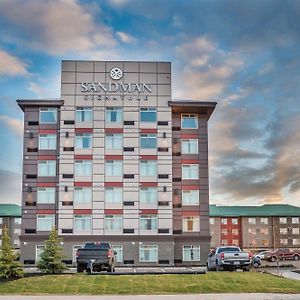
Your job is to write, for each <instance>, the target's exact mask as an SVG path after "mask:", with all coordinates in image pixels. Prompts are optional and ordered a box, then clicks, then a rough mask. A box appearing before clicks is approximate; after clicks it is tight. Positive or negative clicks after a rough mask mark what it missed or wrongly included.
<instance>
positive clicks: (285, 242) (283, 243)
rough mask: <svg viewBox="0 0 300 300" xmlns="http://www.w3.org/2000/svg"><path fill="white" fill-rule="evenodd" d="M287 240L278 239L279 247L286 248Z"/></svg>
mask: <svg viewBox="0 0 300 300" xmlns="http://www.w3.org/2000/svg"><path fill="white" fill-rule="evenodd" d="M287 244H288V239H280V245H283V246H287Z"/></svg>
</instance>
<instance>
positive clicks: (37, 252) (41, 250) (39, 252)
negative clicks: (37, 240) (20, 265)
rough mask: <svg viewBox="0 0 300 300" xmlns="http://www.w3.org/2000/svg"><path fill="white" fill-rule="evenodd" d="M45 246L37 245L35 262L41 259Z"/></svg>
mask: <svg viewBox="0 0 300 300" xmlns="http://www.w3.org/2000/svg"><path fill="white" fill-rule="evenodd" d="M44 249H45V246H44V245H37V246H36V248H35V262H36V263H37V262H39V261H40V259H41V255H42V253H43V252H44Z"/></svg>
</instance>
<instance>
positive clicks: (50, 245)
mask: <svg viewBox="0 0 300 300" xmlns="http://www.w3.org/2000/svg"><path fill="white" fill-rule="evenodd" d="M61 242H62V239H61V238H59V237H58V232H57V230H56V228H55V227H53V228H52V230H51V231H50V234H49V238H48V240H46V242H45V248H44V251H43V252H42V254H41V256H40V260H39V262H38V265H37V267H38V268H39V270H41V271H42V272H43V273H48V274H61V273H63V272H64V271H65V270H67V269H68V268H67V266H66V264H65V263H63V262H62V261H61V260H62V258H63V255H62V249H63V248H62V247H61V246H60V244H61Z"/></svg>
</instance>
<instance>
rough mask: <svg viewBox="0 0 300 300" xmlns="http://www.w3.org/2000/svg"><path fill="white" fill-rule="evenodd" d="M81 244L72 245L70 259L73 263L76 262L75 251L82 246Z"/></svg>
mask: <svg viewBox="0 0 300 300" xmlns="http://www.w3.org/2000/svg"><path fill="white" fill-rule="evenodd" d="M82 247H83V245H74V246H73V258H72V261H73V262H74V263H75V262H76V252H77V250H78V249H80V248H82Z"/></svg>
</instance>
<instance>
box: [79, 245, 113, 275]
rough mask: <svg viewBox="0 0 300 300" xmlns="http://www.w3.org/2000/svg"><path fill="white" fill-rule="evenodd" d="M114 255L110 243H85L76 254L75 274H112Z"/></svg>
mask: <svg viewBox="0 0 300 300" xmlns="http://www.w3.org/2000/svg"><path fill="white" fill-rule="evenodd" d="M115 254H116V252H115V251H114V249H113V248H112V246H111V244H110V243H106V242H101V243H100V242H99V243H86V244H85V245H84V247H83V248H80V249H78V250H77V252H76V262H77V273H82V272H84V271H85V270H86V271H87V273H90V274H91V273H96V272H101V271H104V270H106V271H107V272H114V271H115Z"/></svg>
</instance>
